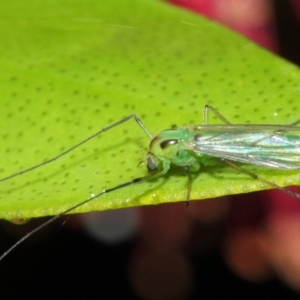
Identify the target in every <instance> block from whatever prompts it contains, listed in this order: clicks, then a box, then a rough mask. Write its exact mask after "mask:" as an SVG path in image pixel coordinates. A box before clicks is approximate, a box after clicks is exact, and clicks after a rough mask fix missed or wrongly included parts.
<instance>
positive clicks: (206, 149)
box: [0, 105, 300, 260]
mask: <svg viewBox="0 0 300 300" xmlns="http://www.w3.org/2000/svg"><path fill="white" fill-rule="evenodd" d="M209 111H210V112H212V113H213V114H214V115H215V116H216V117H217V118H219V119H220V120H221V121H222V122H223V123H224V124H223V125H209V124H208V114H209ZM130 119H134V120H135V121H136V123H137V124H138V125H139V127H140V128H141V129H142V130H143V131H144V132H145V133H146V134H147V135H148V136H149V138H150V143H149V149H148V152H147V154H146V158H145V160H146V165H147V169H148V175H147V176H144V177H139V178H135V179H133V180H130V181H127V182H124V183H121V184H119V185H116V186H114V187H111V188H108V189H105V190H103V191H102V192H100V193H99V194H96V195H95V196H93V197H91V198H89V199H86V200H84V201H82V202H80V203H78V204H77V205H74V206H72V207H70V208H69V209H67V210H66V211H64V212H62V213H60V214H58V215H56V216H55V217H53V218H51V219H50V220H48V221H47V222H45V223H44V224H42V225H40V226H39V227H37V228H36V229H34V230H33V231H31V232H29V233H28V234H27V235H25V236H24V237H23V238H22V239H20V240H19V241H18V242H17V243H15V244H14V245H13V246H12V247H10V248H9V249H8V250H7V251H6V252H5V253H3V254H2V255H1V256H0V260H2V259H3V258H4V257H5V256H7V255H8V254H9V253H10V252H11V251H12V250H13V249H15V248H16V247H17V246H18V245H20V244H21V243H22V242H23V241H25V240H26V239H27V238H28V237H29V236H31V235H33V234H34V233H35V232H37V231H39V230H40V229H42V228H43V227H45V226H47V225H48V224H50V223H52V222H53V221H55V220H56V219H57V218H59V217H60V216H62V215H64V214H66V213H69V212H71V211H72V210H74V209H75V208H77V207H79V206H81V205H83V204H85V203H87V202H90V201H92V200H94V199H95V198H98V197H100V196H101V195H103V194H108V193H111V192H113V191H115V190H118V189H122V188H125V187H127V186H130V185H134V184H137V183H142V182H146V181H149V180H152V179H154V178H157V177H160V176H163V175H164V174H166V173H167V172H168V171H169V169H170V167H171V165H175V166H178V167H182V168H183V169H184V171H185V173H186V174H187V178H188V189H187V196H186V199H182V200H186V201H188V200H190V192H191V188H192V177H191V175H190V173H191V172H197V171H199V170H200V168H201V165H206V163H207V161H208V160H209V159H211V158H212V157H214V158H217V159H219V160H221V161H222V162H224V163H226V164H228V165H229V166H231V167H233V168H235V169H237V170H239V171H240V172H243V173H245V174H247V175H249V176H250V177H252V178H254V179H256V180H259V181H261V182H263V183H265V184H267V185H269V186H272V187H274V188H277V189H279V190H281V191H283V192H285V193H288V194H289V195H291V196H293V197H296V198H298V199H300V194H297V193H294V192H292V191H290V190H288V189H286V188H282V187H280V186H278V185H277V184H276V183H274V182H271V181H268V180H266V179H264V178H262V177H259V176H257V175H256V174H254V173H251V172H249V171H247V170H245V169H243V168H242V167H240V165H236V164H235V163H234V162H240V163H245V164H252V165H258V166H264V167H268V168H274V169H280V170H295V169H300V127H298V126H296V125H297V124H298V123H300V120H298V121H296V122H294V123H293V124H291V125H286V126H285V125H246V124H235V125H233V124H231V123H230V122H229V121H228V120H227V119H226V118H225V117H223V116H222V115H221V114H220V113H219V112H218V111H217V110H216V109H214V108H213V107H211V106H209V105H206V106H205V107H204V118H203V125H190V126H183V127H178V128H177V127H175V126H174V127H173V128H172V129H167V130H164V131H162V132H160V133H159V134H158V135H156V136H154V137H153V136H152V134H151V133H150V132H149V131H148V129H147V128H146V126H145V125H144V123H143V122H142V121H141V119H140V118H139V117H138V116H136V115H135V114H133V115H130V116H128V117H125V118H123V119H122V120H120V121H118V122H116V123H113V124H111V125H109V126H107V127H105V128H103V129H101V130H100V131H98V132H96V133H95V134H93V135H91V136H90V137H88V138H86V139H85V140H83V141H81V142H80V143H78V144H76V145H74V146H73V147H71V148H69V149H68V150H66V151H64V152H62V153H60V154H59V155H57V156H55V157H53V158H51V159H49V160H47V161H45V162H43V163H40V164H37V165H35V166H32V167H30V168H28V169H25V170H23V171H20V172H17V173H15V174H12V175H10V176H8V177H5V178H2V179H0V182H3V181H6V180H8V179H10V178H13V177H15V176H19V175H22V174H25V173H27V172H29V171H32V170H34V169H36V168H39V167H42V166H44V165H46V164H49V163H51V162H53V161H55V160H57V159H59V158H60V157H62V156H64V155H66V154H68V153H69V152H71V151H73V150H74V149H76V148H78V147H80V146H81V145H83V144H85V143H86V142H88V141H89V140H91V139H93V138H94V137H96V136H98V135H100V134H102V133H103V132H105V131H109V130H111V129H113V128H114V127H117V126H119V125H121V124H123V123H125V122H127V121H129V120H130Z"/></svg>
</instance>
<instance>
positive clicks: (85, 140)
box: [0, 114, 152, 182]
mask: <svg viewBox="0 0 300 300" xmlns="http://www.w3.org/2000/svg"><path fill="white" fill-rule="evenodd" d="M131 119H134V120H135V121H136V122H137V124H138V125H139V126H140V128H141V129H142V130H143V131H144V132H145V133H146V134H147V135H148V136H149V137H150V138H152V134H151V133H150V132H149V130H148V129H147V127H146V126H145V125H144V123H143V122H142V120H141V119H140V118H139V117H138V116H137V115H135V114H132V115H130V116H127V117H125V118H123V119H121V120H119V121H118V122H115V123H113V124H111V125H109V126H107V127H104V128H102V129H101V130H99V131H97V132H96V133H94V134H92V135H91V136H89V137H88V138H86V139H84V140H82V141H81V142H79V143H77V144H76V145H74V146H72V147H70V148H69V149H67V150H65V151H63V152H62V153H60V154H58V155H56V156H54V157H52V158H50V159H48V160H46V161H44V162H42V163H40V164H37V165H35V166H32V167H30V168H27V169H25V170H23V171H20V172H17V173H14V174H11V175H9V176H7V177H4V178H1V179H0V182H1V181H6V180H8V179H10V178H13V177H16V176H19V175H22V174H24V173H27V172H29V171H32V170H34V169H37V168H39V167H41V166H44V165H46V164H49V163H51V162H53V161H55V160H57V159H59V158H61V157H62V156H64V155H66V154H68V153H69V152H71V151H73V150H74V149H76V148H78V147H80V146H82V145H83V144H85V143H87V142H88V141H90V140H92V139H93V138H95V137H96V136H98V135H100V134H101V133H103V132H105V131H108V130H110V129H112V128H114V127H117V126H119V125H121V124H123V123H125V122H127V121H129V120H131Z"/></svg>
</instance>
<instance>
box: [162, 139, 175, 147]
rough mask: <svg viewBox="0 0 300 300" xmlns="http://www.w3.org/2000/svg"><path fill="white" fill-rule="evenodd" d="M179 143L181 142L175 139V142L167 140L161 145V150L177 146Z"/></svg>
mask: <svg viewBox="0 0 300 300" xmlns="http://www.w3.org/2000/svg"><path fill="white" fill-rule="evenodd" d="M178 143H179V141H178V140H175V139H173V140H165V141H163V142H161V143H160V148H161V149H165V148H167V147H169V146H172V145H176V144H178Z"/></svg>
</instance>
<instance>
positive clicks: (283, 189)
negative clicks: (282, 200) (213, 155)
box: [222, 159, 300, 199]
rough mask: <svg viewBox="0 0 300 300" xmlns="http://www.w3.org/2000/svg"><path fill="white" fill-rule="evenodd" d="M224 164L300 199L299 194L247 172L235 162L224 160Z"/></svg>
mask: <svg viewBox="0 0 300 300" xmlns="http://www.w3.org/2000/svg"><path fill="white" fill-rule="evenodd" d="M222 161H223V162H225V163H226V164H227V165H229V166H231V167H232V168H234V169H236V170H238V171H240V172H242V173H244V174H247V175H249V176H250V177H252V178H254V179H256V180H259V181H261V182H263V183H265V184H268V185H269V186H271V187H273V188H276V189H278V190H280V191H282V192H284V193H287V194H289V195H291V196H293V197H295V198H297V199H300V194H297V193H294V192H292V191H290V190H289V189H286V188H283V187H280V186H279V185H277V184H276V183H274V182H272V181H269V180H266V179H264V178H262V177H260V176H258V175H256V174H254V173H252V172H249V171H247V170H245V169H244V168H241V167H240V166H237V165H236V164H234V163H233V162H231V161H229V160H227V159H222Z"/></svg>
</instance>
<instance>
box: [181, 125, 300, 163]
mask: <svg viewBox="0 0 300 300" xmlns="http://www.w3.org/2000/svg"><path fill="white" fill-rule="evenodd" d="M203 127H207V128H205V130H204V129H203ZM229 128H230V130H228V129H229ZM283 128H285V129H283ZM194 129H196V128H194ZM219 129H222V130H216V126H213V125H212V126H198V127H197V129H196V130H195V135H194V138H193V140H189V141H188V142H187V143H186V145H185V148H186V149H189V150H192V151H194V152H196V153H198V154H199V155H200V154H206V155H210V156H214V157H218V158H223V159H228V160H232V161H238V162H242V163H246V164H254V165H261V166H267V167H271V168H277V169H300V128H299V127H296V126H268V125H267V126H264V125H263V126H260V125H259V126H251V125H250V126H249V127H248V128H247V129H245V128H244V127H243V126H242V125H240V126H239V125H237V126H236V125H226V126H225V128H224V127H223V126H221V127H220V128H219ZM241 129H243V130H241Z"/></svg>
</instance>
